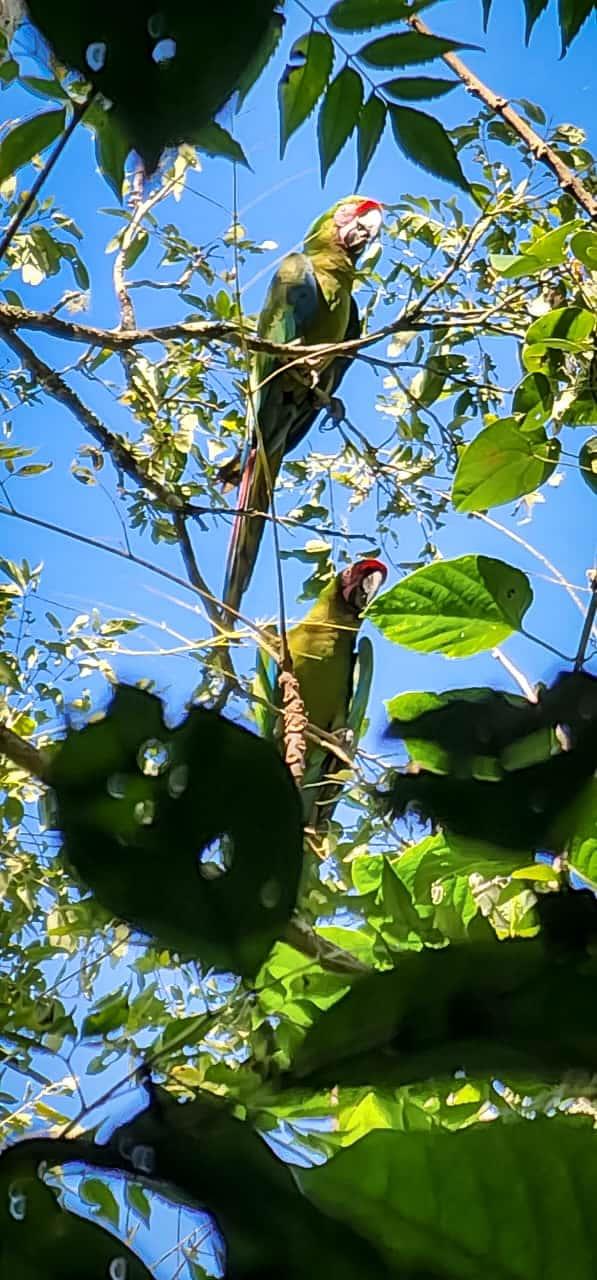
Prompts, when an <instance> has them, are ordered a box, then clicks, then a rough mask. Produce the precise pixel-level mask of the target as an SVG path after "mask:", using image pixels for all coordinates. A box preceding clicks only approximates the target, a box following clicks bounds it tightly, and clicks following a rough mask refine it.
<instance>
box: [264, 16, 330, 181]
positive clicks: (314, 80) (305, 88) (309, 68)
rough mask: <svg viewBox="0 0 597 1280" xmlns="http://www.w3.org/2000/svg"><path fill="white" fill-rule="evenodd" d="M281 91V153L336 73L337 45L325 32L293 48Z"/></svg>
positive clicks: (310, 35) (298, 41) (308, 38)
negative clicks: (333, 71) (333, 69)
mask: <svg viewBox="0 0 597 1280" xmlns="http://www.w3.org/2000/svg"><path fill="white" fill-rule="evenodd" d="M290 57H291V58H292V59H294V62H290V63H288V66H287V67H286V70H285V72H284V75H283V76H282V79H281V81H280V85H279V89H278V101H279V106H280V154H281V155H282V156H283V155H284V152H285V150H286V146H287V144H288V140H289V138H291V137H292V134H293V133H295V132H296V130H297V129H298V128H299V126H300V125H301V124H303V122H304V121H305V120H306V119H307V116H309V115H310V114H311V112H312V110H313V108H314V106H315V104H316V103H317V102H318V101H319V99H320V97H321V95H322V93H323V91H324V89H325V87H326V85H327V83H328V80H329V78H330V75H331V73H332V67H333V64H334V46H333V44H332V41H331V39H330V37H329V36H328V35H326V34H325V33H324V32H322V31H310V32H309V34H308V35H306V36H301V37H300V39H299V40H296V41H295V43H294V44H293V46H292V49H291V52H290Z"/></svg>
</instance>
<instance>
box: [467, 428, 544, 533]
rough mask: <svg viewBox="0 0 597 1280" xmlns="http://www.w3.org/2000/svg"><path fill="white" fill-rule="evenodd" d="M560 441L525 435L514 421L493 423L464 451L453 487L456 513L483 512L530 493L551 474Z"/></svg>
mask: <svg viewBox="0 0 597 1280" xmlns="http://www.w3.org/2000/svg"><path fill="white" fill-rule="evenodd" d="M560 447H561V446H560V442H559V440H553V439H552V440H548V438H547V436H546V434H545V431H544V430H543V429H542V428H540V430H539V431H535V432H534V433H532V434H530V433H528V432H527V433H525V432H524V431H522V430H521V428H520V427H519V426H518V425H517V424H516V422H515V421H514V419H513V418H505V419H504V421H503V422H494V423H493V424H492V426H490V427H486V428H485V430H484V431H481V432H479V435H478V436H476V437H475V439H474V440H472V441H471V443H470V444H469V445H467V446H466V448H465V449H463V451H462V453H461V454H460V458H459V460H458V466H457V468H456V475H455V476H454V483H453V485H452V505H453V506H454V507H455V509H456V511H486V510H487V509H488V508H490V507H499V506H501V504H502V503H503V502H513V501H514V500H515V499H516V498H521V497H522V496H523V495H524V494H525V493H533V492H534V491H535V489H538V488H539V486H540V485H542V484H544V483H545V481H546V480H548V479H549V477H550V476H551V475H553V472H554V469H555V467H556V465H557V462H558V459H559V456H560Z"/></svg>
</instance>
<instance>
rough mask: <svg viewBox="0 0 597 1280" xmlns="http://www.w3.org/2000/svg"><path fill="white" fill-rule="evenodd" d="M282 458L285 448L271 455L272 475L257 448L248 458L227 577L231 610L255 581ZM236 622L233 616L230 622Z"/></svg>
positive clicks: (233, 532) (232, 534) (225, 593)
mask: <svg viewBox="0 0 597 1280" xmlns="http://www.w3.org/2000/svg"><path fill="white" fill-rule="evenodd" d="M281 461H282V452H281V451H280V452H279V453H278V454H276V455H274V456H271V455H270V457H269V458H268V463H269V475H266V473H265V468H264V466H263V463H262V461H261V458H260V457H259V455H258V450H257V448H256V447H255V448H253V449H251V452H250V454H249V456H248V458H247V461H246V464H245V467H244V470H243V474H242V478H241V482H240V488H239V491H238V512H237V514H236V516H235V518H234V524H233V526H232V533H231V535H230V545H229V547H228V559H227V562H226V576H225V578H224V604H226V605H229V607H230V608H231V609H238V607H239V605H240V602H241V600H242V598H243V596H244V594H245V591H246V590H247V587H248V585H249V583H250V581H251V577H252V575H253V569H254V568H255V561H256V559H257V553H258V551H259V545H260V543H261V539H262V537H263V530H264V527H265V521H266V515H267V511H268V509H269V505H270V487H271V486H273V485H274V484H275V481H276V476H277V474H278V471H279V469H280V463H281ZM249 513H251V514H249ZM253 513H256V514H253ZM261 513H263V514H261ZM233 621H234V620H233V619H232V618H231V619H230V622H231V623H232V622H233Z"/></svg>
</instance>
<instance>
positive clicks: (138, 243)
mask: <svg viewBox="0 0 597 1280" xmlns="http://www.w3.org/2000/svg"><path fill="white" fill-rule="evenodd" d="M148 244H149V232H147V231H146V230H145V228H144V227H142V228H141V230H140V231H138V232H137V234H136V236H134V237H133V239H132V241H131V243H130V244H129V246H128V248H127V249H125V252H124V266H125V267H126V269H127V271H128V269H129V267H133V266H134V265H135V263H136V261H137V259H138V258H140V257H141V254H142V253H143V252H144V250H145V249H146V248H147V246H148Z"/></svg>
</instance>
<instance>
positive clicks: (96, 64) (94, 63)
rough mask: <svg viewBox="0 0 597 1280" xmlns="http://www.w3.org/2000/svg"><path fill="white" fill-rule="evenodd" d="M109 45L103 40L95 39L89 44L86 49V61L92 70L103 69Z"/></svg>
mask: <svg viewBox="0 0 597 1280" xmlns="http://www.w3.org/2000/svg"><path fill="white" fill-rule="evenodd" d="M107 52H108V47H107V45H106V44H105V43H104V41H103V40H94V42H93V44H89V45H87V48H86V50H85V61H86V63H87V66H88V67H89V70H90V71H101V69H102V67H103V66H104V63H105V61H106V54H107Z"/></svg>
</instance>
